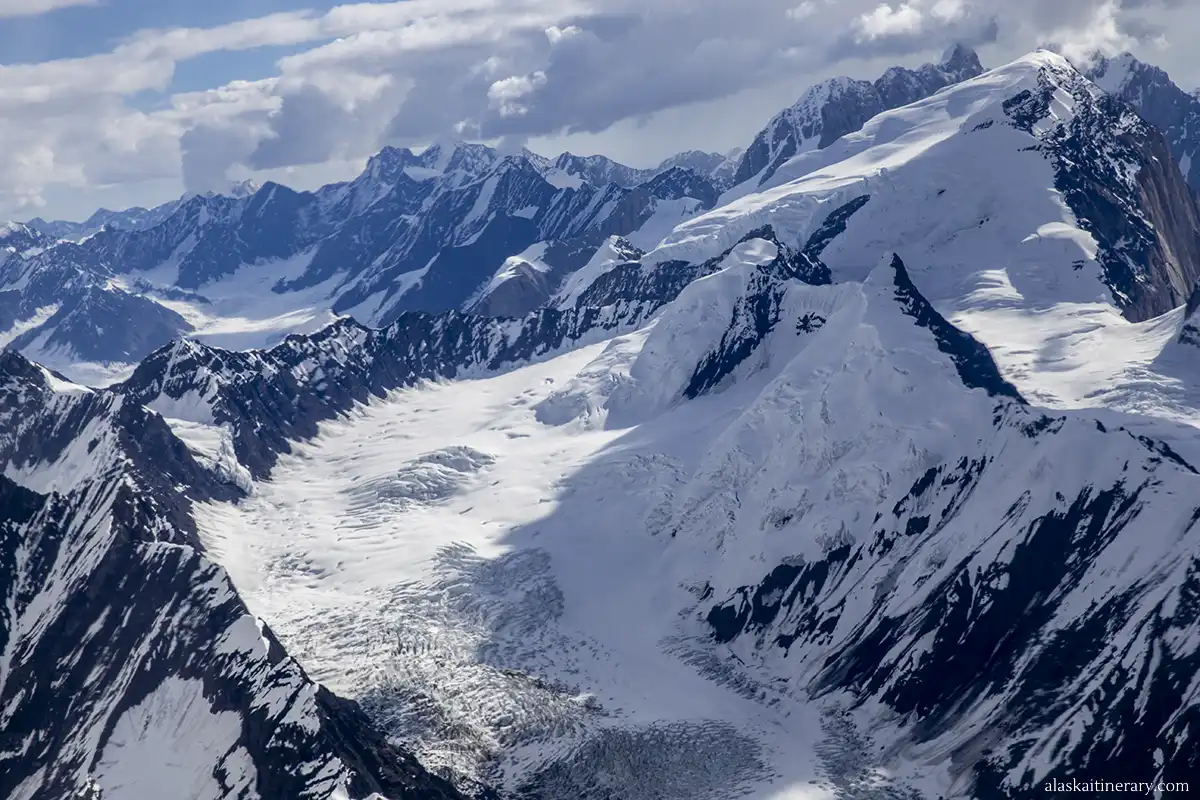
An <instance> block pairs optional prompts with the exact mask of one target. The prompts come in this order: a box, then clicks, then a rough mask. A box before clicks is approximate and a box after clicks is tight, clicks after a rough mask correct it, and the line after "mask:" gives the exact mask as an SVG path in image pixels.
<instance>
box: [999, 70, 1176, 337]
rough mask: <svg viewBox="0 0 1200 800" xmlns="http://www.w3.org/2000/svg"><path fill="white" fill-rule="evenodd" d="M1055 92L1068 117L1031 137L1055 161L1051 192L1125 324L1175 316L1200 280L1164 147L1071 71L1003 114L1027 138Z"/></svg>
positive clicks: (1149, 129) (1047, 76) (1125, 108)
mask: <svg viewBox="0 0 1200 800" xmlns="http://www.w3.org/2000/svg"><path fill="white" fill-rule="evenodd" d="M1063 88H1065V89H1066V90H1067V91H1068V92H1070V93H1071V94H1072V96H1073V98H1074V102H1075V114H1074V115H1073V116H1072V118H1071V120H1070V121H1069V122H1068V123H1067V124H1066V125H1058V126H1052V127H1048V128H1046V129H1045V130H1043V131H1041V132H1038V133H1036V134H1035V135H1037V136H1038V138H1039V139H1041V140H1042V142H1043V148H1044V151H1045V152H1046V154H1047V156H1048V157H1050V158H1051V160H1052V161H1053V164H1054V167H1055V187H1056V188H1057V189H1058V190H1059V191H1060V192H1062V194H1063V197H1064V199H1065V200H1066V202H1067V204H1068V205H1069V206H1070V207H1071V210H1072V211H1073V212H1074V213H1075V216H1076V217H1077V219H1078V221H1079V224H1080V226H1081V227H1083V229H1084V230H1086V231H1088V232H1089V233H1091V234H1092V235H1093V236H1094V237H1095V238H1096V240H1097V243H1098V244H1099V245H1100V253H1099V256H1098V258H1099V260H1100V262H1101V264H1102V265H1103V267H1104V274H1105V278H1104V280H1105V283H1106V284H1107V285H1108V286H1109V288H1110V289H1111V290H1112V292H1113V296H1114V297H1115V298H1116V300H1117V302H1118V304H1119V305H1120V306H1121V307H1122V309H1123V311H1124V312H1125V314H1126V316H1127V317H1129V318H1130V319H1131V320H1133V321H1135V322H1136V321H1141V320H1145V319H1149V318H1151V317H1155V316H1158V315H1159V314H1163V313H1166V312H1167V311H1170V310H1171V309H1173V308H1177V307H1178V306H1180V305H1182V304H1183V303H1184V302H1185V301H1186V300H1187V298H1188V295H1189V293H1190V292H1191V289H1192V286H1193V284H1194V283H1195V281H1196V279H1197V278H1200V210H1198V209H1197V206H1196V201H1195V197H1194V195H1193V193H1192V192H1191V191H1190V190H1189V188H1188V186H1187V183H1186V182H1185V181H1184V179H1183V175H1182V174H1181V173H1180V171H1179V170H1178V169H1177V168H1176V166H1175V161H1174V159H1173V158H1172V156H1171V152H1170V149H1169V147H1168V146H1167V142H1166V140H1165V139H1164V137H1163V135H1162V133H1161V132H1160V131H1159V130H1158V129H1157V128H1155V127H1154V126H1152V125H1150V124H1148V123H1147V122H1145V121H1144V120H1143V119H1141V118H1140V117H1139V116H1138V115H1137V114H1136V113H1134V111H1133V110H1132V109H1131V108H1130V106H1129V105H1128V104H1126V103H1125V102H1124V101H1122V100H1121V99H1119V98H1117V97H1115V96H1113V95H1110V94H1100V93H1098V92H1097V89H1096V87H1095V86H1094V85H1092V84H1089V83H1087V82H1086V81H1084V80H1082V78H1080V77H1077V74H1076V73H1074V71H1073V70H1059V71H1058V72H1056V73H1055V74H1053V75H1052V74H1051V71H1050V70H1047V71H1046V72H1045V73H1044V75H1043V78H1042V81H1041V86H1040V88H1039V90H1038V91H1036V92H1026V93H1024V94H1023V95H1021V96H1017V97H1013V98H1012V99H1011V100H1010V101H1008V102H1007V103H1006V105H1005V111H1006V113H1007V114H1008V115H1009V117H1010V119H1011V120H1012V123H1013V124H1014V125H1016V126H1018V127H1020V128H1022V129H1024V130H1027V131H1029V132H1031V133H1032V132H1034V126H1036V125H1037V123H1038V122H1039V121H1041V120H1043V119H1046V118H1048V117H1049V116H1050V114H1051V111H1050V106H1051V103H1052V98H1051V95H1052V94H1053V93H1054V91H1055V90H1056V89H1063Z"/></svg>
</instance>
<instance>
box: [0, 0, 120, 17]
mask: <svg viewBox="0 0 1200 800" xmlns="http://www.w3.org/2000/svg"><path fill="white" fill-rule="evenodd" d="M98 2H99V0H0V17H32V16H36V15H38V14H45V13H47V12H50V11H55V10H57V9H60V8H70V7H72V6H94V5H97V4H98Z"/></svg>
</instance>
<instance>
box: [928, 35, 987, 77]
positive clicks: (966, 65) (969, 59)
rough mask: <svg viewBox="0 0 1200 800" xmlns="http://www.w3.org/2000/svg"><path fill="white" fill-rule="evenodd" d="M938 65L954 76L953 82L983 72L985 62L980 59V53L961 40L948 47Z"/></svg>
mask: <svg viewBox="0 0 1200 800" xmlns="http://www.w3.org/2000/svg"><path fill="white" fill-rule="evenodd" d="M937 67H938V68H939V69H940V70H941V71H942V72H944V73H946V75H947V77H950V78H952V79H953V80H952V82H953V83H958V82H960V81H965V80H966V79H968V78H974V77H975V76H976V75H982V74H983V64H982V63H981V62H980V61H979V54H978V53H976V52H975V51H974V50H973V49H972V48H970V47H968V46H966V45H965V44H962V43H961V42H959V43H955V44H953V45H951V46H950V47H949V48H947V49H946V52H944V53H943V54H942V58H941V60H940V61H939V62H938V64H937Z"/></svg>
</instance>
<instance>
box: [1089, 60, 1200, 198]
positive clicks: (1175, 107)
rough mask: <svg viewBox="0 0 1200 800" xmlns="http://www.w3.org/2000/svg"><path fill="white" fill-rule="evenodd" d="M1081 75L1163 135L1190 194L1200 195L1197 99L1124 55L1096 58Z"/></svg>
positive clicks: (1160, 73) (1199, 104) (1165, 76)
mask: <svg viewBox="0 0 1200 800" xmlns="http://www.w3.org/2000/svg"><path fill="white" fill-rule="evenodd" d="M1084 74H1086V75H1087V77H1089V78H1090V79H1091V80H1092V81H1094V82H1095V83H1096V84H1097V85H1098V86H1099V87H1100V88H1102V89H1104V91H1106V92H1108V93H1110V94H1112V95H1114V96H1116V97H1119V98H1121V99H1122V100H1124V101H1125V102H1126V103H1129V105H1131V106H1132V107H1133V108H1134V110H1135V111H1137V112H1138V114H1139V115H1141V117H1142V118H1143V119H1145V120H1146V121H1147V122H1149V123H1150V124H1151V125H1153V126H1154V127H1156V128H1157V129H1158V130H1160V131H1162V134H1163V136H1165V137H1166V140H1167V144H1168V146H1169V147H1170V150H1171V155H1172V160H1173V161H1174V162H1175V163H1176V164H1177V165H1178V168H1179V171H1180V172H1181V173H1183V176H1184V178H1185V179H1186V180H1187V182H1188V185H1189V186H1190V187H1191V188H1192V190H1193V191H1194V192H1195V191H1200V99H1198V98H1197V96H1196V94H1194V93H1189V92H1185V91H1184V90H1183V89H1181V88H1179V87H1178V86H1177V85H1175V83H1173V82H1172V81H1171V78H1170V76H1169V75H1168V74H1167V73H1166V72H1164V71H1163V70H1161V69H1159V68H1158V67H1155V66H1153V65H1151V64H1146V63H1144V62H1142V61H1139V60H1138V59H1137V58H1135V57H1134V56H1133V55H1132V54H1130V53H1127V52H1126V53H1121V54H1119V55H1116V56H1104V55H1102V54H1099V53H1097V54H1095V55H1094V56H1093V57H1092V59H1091V60H1090V62H1089V63H1088V64H1087V65H1086V66H1085V68H1084Z"/></svg>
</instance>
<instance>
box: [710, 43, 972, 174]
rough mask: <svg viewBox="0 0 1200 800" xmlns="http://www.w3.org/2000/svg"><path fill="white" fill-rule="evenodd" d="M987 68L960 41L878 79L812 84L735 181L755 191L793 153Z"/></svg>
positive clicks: (753, 150)
mask: <svg viewBox="0 0 1200 800" xmlns="http://www.w3.org/2000/svg"><path fill="white" fill-rule="evenodd" d="M982 72H983V67H982V66H981V65H980V63H979V57H978V56H977V55H976V54H975V53H974V51H972V50H970V49H968V48H966V47H963V46H962V45H957V46H955V47H953V48H951V49H950V50H949V51H947V53H946V54H945V56H943V58H942V60H941V62H939V63H938V64H925V65H923V66H921V67H919V68H918V69H916V70H909V69H905V68H903V67H892V68H891V69H889V70H888V71H887V72H885V73H884V74H883V75H882V76H880V77H879V78H878V79H876V80H875V81H874V82H871V81H864V80H853V79H850V78H833V79H831V80H828V81H825V82H823V83H819V84H817V85H816V86H814V87H812V88H811V89H809V90H808V91H807V92H805V93H804V95H803V96H802V97H801V98H800V99H799V100H798V101H796V103H795V104H794V105H793V106H791V107H790V108H786V109H784V110H783V111H781V112H780V113H779V114H777V115H776V116H775V117H774V118H773V119H772V120H771V121H770V122H769V123H767V127H765V128H764V129H763V130H762V131H761V132H760V133H759V134H758V136H756V137H755V139H754V141H753V142H752V143H751V144H750V146H749V147H748V148H746V152H745V153H744V154H743V155H742V156H741V160H740V162H739V164H738V166H737V170H736V171H735V173H734V175H733V178H732V184H733V185H734V186H737V185H742V184H745V185H746V187H745V188H746V189H747V190H749V191H753V190H754V187H757V186H761V185H763V184H765V183H766V182H767V181H769V180H771V178H772V176H773V175H774V174H775V172H776V170H778V169H779V167H780V166H782V165H783V163H784V162H786V161H787V160H788V159H790V158H791V157H793V156H795V155H797V154H799V153H803V152H806V151H808V150H812V149H820V148H823V147H828V146H829V145H830V144H831V143H832V142H834V141H835V140H837V139H838V138H839V137H841V136H845V135H846V134H848V133H852V132H854V131H856V130H858V129H859V128H861V127H862V126H863V125H864V124H865V123H866V122H867V120H869V119H871V118H872V117H874V116H875V115H876V114H879V113H881V112H883V111H887V110H889V109H893V108H899V107H900V106H905V105H908V104H909V103H913V102H916V101H917V100H921V99H923V98H925V97H928V96H929V95H931V94H933V93H934V92H936V91H937V90H938V89H941V88H943V87H945V86H949V85H951V84H954V83H958V82H960V81H964V80H966V79H968V78H974V77H975V76H977V75H979V74H980V73H982Z"/></svg>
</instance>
